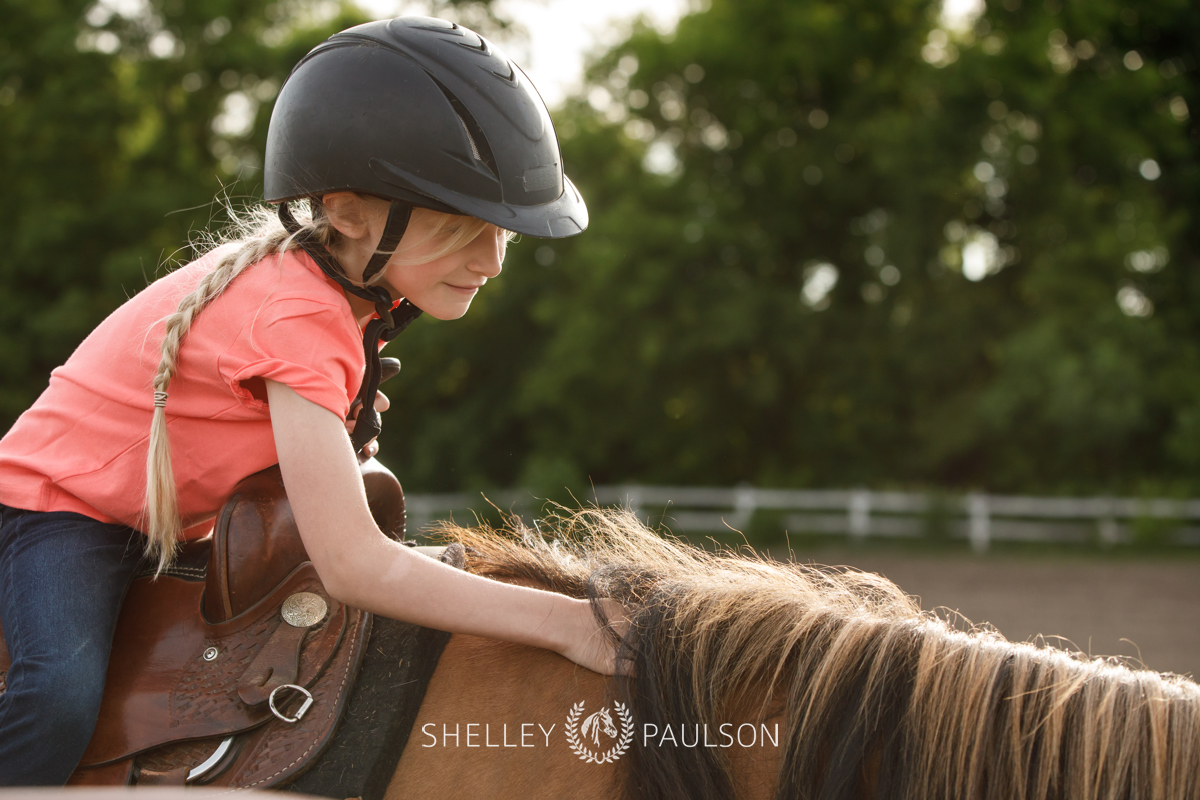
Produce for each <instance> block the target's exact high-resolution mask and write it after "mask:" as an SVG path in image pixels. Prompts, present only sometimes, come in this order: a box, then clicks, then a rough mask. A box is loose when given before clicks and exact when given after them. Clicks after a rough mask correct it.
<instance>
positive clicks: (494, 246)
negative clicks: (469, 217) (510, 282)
mask: <svg viewBox="0 0 1200 800" xmlns="http://www.w3.org/2000/svg"><path fill="white" fill-rule="evenodd" d="M493 230H495V236H488V235H487V233H483V234H481V235H480V236H478V237H477V238H476V239H475V241H474V242H472V246H473V247H474V248H475V252H474V253H472V254H471V261H470V268H471V270H472V271H473V272H475V273H477V274H479V275H482V276H483V277H485V278H494V277H496V276H497V275H499V274H500V270H501V269H502V268H503V264H502V262H503V260H504V245H505V240H504V231H502V230H500V229H499V228H494V229H493Z"/></svg>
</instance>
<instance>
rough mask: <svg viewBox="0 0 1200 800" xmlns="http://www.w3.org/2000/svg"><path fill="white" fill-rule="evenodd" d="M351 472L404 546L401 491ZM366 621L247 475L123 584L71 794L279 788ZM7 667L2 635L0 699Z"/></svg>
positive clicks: (369, 469)
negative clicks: (170, 555)
mask: <svg viewBox="0 0 1200 800" xmlns="http://www.w3.org/2000/svg"><path fill="white" fill-rule="evenodd" d="M362 471H363V480H364V484H365V486H366V489H367V496H368V501H369V503H370V506H371V512H372V514H373V515H374V517H375V519H376V522H377V523H378V524H379V525H380V528H381V529H383V530H384V532H385V533H388V534H389V535H390V536H392V537H393V538H396V539H403V536H404V495H403V492H402V491H401V489H400V484H399V482H398V481H397V480H396V478H395V476H393V475H392V473H391V472H389V471H388V470H387V469H386V468H384V467H383V466H382V465H380V464H379V463H378V462H376V461H374V460H373V459H372V460H369V461H367V462H365V463H364V464H363V465H362ZM459 566H461V564H459ZM371 624H372V619H371V615H370V614H368V613H366V612H363V611H361V610H359V609H354V608H350V607H347V606H345V605H344V604H342V603H340V602H338V601H337V600H335V599H334V598H332V597H330V596H329V594H328V593H327V592H326V591H325V588H324V586H323V585H322V584H321V581H320V580H319V578H318V577H317V574H316V571H315V569H314V568H313V565H312V563H311V561H310V560H309V558H308V555H307V553H305V551H304V546H303V544H302V543H301V541H300V537H299V534H298V532H297V530H296V525H295V522H294V520H293V518H292V515H291V509H290V506H289V504H288V501H287V497H286V494H285V493H284V490H283V482H282V479H281V477H280V474H279V469H278V467H273V468H270V469H267V470H264V471H263V472H260V473H257V474H255V475H252V476H250V477H249V478H246V479H245V480H243V481H242V482H241V483H240V484H238V486H237V487H236V489H235V491H234V493H233V494H232V495H231V496H230V498H229V500H228V501H227V502H226V504H225V506H224V507H223V508H222V510H221V513H220V514H219V516H218V517H217V521H216V525H215V527H214V531H213V534H212V536H210V537H208V538H205V539H202V540H199V541H197V542H192V543H189V544H187V545H186V546H185V547H184V549H183V552H182V553H181V555H180V557H179V558H178V560H177V562H176V564H175V565H174V566H173V567H172V568H171V570H170V571H169V572H167V573H165V574H163V575H162V576H160V577H159V578H158V579H157V580H153V579H152V575H151V574H149V572H148V573H147V574H146V575H143V576H139V578H138V579H136V580H135V581H134V583H133V585H132V586H131V588H130V590H129V593H128V595H127V596H126V601H125V605H124V606H123V609H122V612H121V616H120V619H119V620H118V623H117V629H116V634H115V637H114V642H113V650H112V656H111V658H110V662H109V669H108V677H107V683H106V686H105V694H104V699H103V702H102V705H101V712H100V720H99V723H98V725H97V728H96V732H95V734H94V735H93V737H92V740H91V743H90V744H89V746H88V749H87V752H86V753H85V754H84V757H83V760H82V761H81V762H80V766H79V768H78V769H77V770H76V772H75V774H74V775H73V776H72V777H71V780H70V784H71V785H134V784H137V785H178V786H182V785H185V784H204V785H208V786H224V787H231V788H267V787H271V786H278V785H281V784H284V783H287V782H289V781H291V780H292V779H294V778H295V777H296V776H297V775H299V774H300V773H301V772H303V771H304V770H305V769H306V768H308V767H309V766H310V765H311V764H312V763H313V762H314V761H315V759H316V758H317V757H318V756H319V755H320V754H321V753H322V752H323V750H324V749H325V747H326V746H327V745H328V744H329V742H330V741H331V739H332V736H333V733H334V730H335V728H336V726H337V724H338V721H339V718H340V717H341V715H342V713H343V711H344V710H345V708H346V704H347V701H348V700H349V698H350V694H351V690H352V689H353V685H354V680H355V677H356V675H357V672H358V668H359V665H360V663H361V661H362V658H363V651H364V648H365V644H366V642H367V638H368V635H369V632H370V629H371ZM7 667H8V654H7V652H6V651H5V649H4V643H3V639H2V638H0V692H2V691H3V689H4V684H3V676H4V673H5V672H6V671H7Z"/></svg>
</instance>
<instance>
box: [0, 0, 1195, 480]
mask: <svg viewBox="0 0 1200 800" xmlns="http://www.w3.org/2000/svg"><path fill="white" fill-rule="evenodd" d="M448 6H455V7H456V10H455V13H456V14H458V16H459V17H460V18H464V19H467V20H468V22H469V23H470V24H483V25H484V27H491V28H493V29H494V28H495V27H498V26H501V25H503V24H504V22H503V20H498V19H497V18H496V17H495V16H494V14H492V12H491V7H490V5H489V4H488V3H486V2H482V3H481V2H453V3H447V4H445V6H439V7H440V8H445V7H448ZM147 9H148V13H146V14H143V15H141V16H138V17H137V18H134V19H127V18H124V17H121V16H113V15H106V14H105V13H101V12H99V11H96V10H95V9H93V8H92V6H91V4H90V3H84V2H68V0H0V18H3V19H4V25H3V26H0V170H2V173H3V174H4V175H5V176H6V179H7V181H6V188H7V190H8V191H6V192H5V193H4V194H3V195H2V196H0V237H3V241H4V242H5V244H6V247H5V250H4V254H3V256H0V285H2V286H3V292H0V377H2V381H0V418H3V419H4V420H6V421H11V420H12V419H14V418H15V416H16V415H17V414H19V413H20V411H21V410H23V409H24V408H25V407H27V406H28V404H29V403H30V402H31V401H32V399H33V398H34V397H35V396H36V394H37V393H38V392H39V391H40V390H41V388H42V387H43V386H44V385H45V382H46V379H47V375H48V372H49V370H50V369H51V368H53V367H54V366H55V365H57V364H59V363H61V362H62V361H63V360H64V359H65V357H66V356H67V355H68V354H69V352H70V351H71V349H72V348H73V347H74V346H75V344H76V343H77V342H78V341H79V340H80V339H81V338H82V337H83V336H84V335H86V333H87V332H88V331H89V330H90V329H91V328H92V327H93V326H94V325H95V324H96V323H97V322H98V321H99V320H100V319H102V318H103V316H104V315H105V314H107V313H108V312H109V311H111V310H112V309H113V308H114V307H115V306H116V305H117V304H119V303H120V302H121V301H122V300H123V299H124V298H125V297H127V296H128V295H130V294H132V293H133V292H136V291H137V290H138V289H140V288H141V287H142V286H144V285H145V283H146V282H147V280H150V279H152V278H153V277H154V275H155V273H156V270H157V269H158V268H159V266H160V264H161V263H162V262H163V261H164V260H166V259H169V258H170V257H172V256H173V255H175V254H176V253H179V252H180V248H181V247H182V246H183V245H184V244H185V242H186V240H187V238H188V235H189V232H192V231H195V230H197V229H199V228H201V227H206V226H209V225H210V224H211V223H212V222H214V221H218V222H219V219H220V208H219V204H214V203H213V197H214V195H217V194H219V193H221V192H227V193H228V194H229V195H230V196H232V197H233V198H234V199H235V200H240V199H243V198H245V199H253V198H256V197H257V196H258V195H259V187H258V178H257V167H258V164H259V163H260V161H261V155H260V153H261V150H262V146H263V143H264V140H265V133H266V122H267V119H268V116H269V113H270V102H271V99H272V97H273V94H274V92H275V91H277V88H278V86H279V84H280V82H281V81H282V79H283V78H284V76H286V74H287V70H288V69H289V68H290V67H291V65H292V64H293V63H295V61H296V60H297V59H298V58H299V57H300V56H301V55H302V54H303V53H304V52H305V51H306V50H307V49H308V48H309V47H311V46H312V45H313V44H314V43H316V42H317V41H319V40H320V39H322V38H324V37H325V36H327V35H328V34H329V33H330V32H331V31H333V30H336V29H338V28H342V27H345V26H347V25H350V24H353V23H354V22H357V21H360V19H361V17H360V16H359V13H360V12H357V11H356V10H355V9H354V8H353V7H352V6H350V5H346V6H336V5H335V6H328V5H326V4H319V3H303V2H296V0H285V2H267V0H250V2H244V3H236V4H235V3H231V2H228V0H196V1H195V2H191V1H189V2H187V3H183V2H180V0H151V2H149V4H148V5H147ZM330 9H332V10H333V11H334V12H336V15H335V16H333V17H332V18H331V17H330V16H329V11H330ZM318 12H321V13H320V14H319V13H318ZM1198 39H1200V11H1198V10H1197V9H1196V7H1195V6H1194V4H1192V3H1190V2H1188V0H1158V2H1156V3H1154V4H1153V5H1150V4H1142V5H1139V6H1137V7H1136V8H1134V7H1126V6H1124V5H1123V4H1121V3H1118V2H1114V1H1113V0H1088V2H1082V0H1072V2H1064V3H1059V2H1057V0H1050V1H1048V2H1045V3H1042V2H1033V1H1032V0H1025V2H1024V4H1022V2H1021V0H995V2H992V3H990V4H989V6H988V10H987V12H986V14H985V15H984V16H983V17H982V18H981V19H979V20H977V21H974V22H973V23H972V24H971V25H970V26H969V27H968V28H967V29H964V30H957V29H953V30H952V29H947V28H946V27H944V24H943V21H942V20H941V19H940V18H939V16H938V6H937V4H934V3H930V2H926V1H924V0H887V2H884V1H883V0H844V1H842V2H836V3H835V2H829V1H826V0H803V2H784V1H783V0H712V2H711V5H710V7H709V8H708V9H707V10H705V11H703V12H700V13H696V14H693V15H691V16H689V17H686V18H685V19H684V20H683V21H682V22H681V24H680V25H679V28H678V30H677V31H676V32H675V33H674V34H673V35H671V36H666V37H664V36H662V35H660V34H658V33H656V32H655V31H654V30H652V29H650V28H649V27H647V26H645V25H642V24H635V25H634V26H633V27H632V29H631V31H630V34H629V37H628V39H627V41H625V42H623V43H622V44H620V45H619V46H617V47H616V48H614V49H613V50H612V51H611V52H610V53H607V54H605V55H604V56H602V57H601V58H599V59H598V60H597V61H596V62H595V64H594V65H593V67H592V69H591V72H590V76H589V85H588V87H587V89H586V90H585V95H586V97H587V98H588V100H589V101H590V102H589V101H585V100H584V99H582V98H579V99H576V100H574V101H571V102H569V103H568V104H567V106H566V107H565V108H563V109H561V110H560V111H559V112H558V113H557V115H556V122H557V124H558V127H559V132H560V138H561V139H562V143H563V148H564V159H565V163H566V167H567V171H568V173H569V174H570V175H571V176H572V177H573V178H574V179H575V181H576V183H577V184H578V185H579V186H580V188H581V190H582V191H583V192H584V195H585V197H586V198H587V200H588V205H589V209H590V211H591V214H592V223H591V227H590V228H589V230H588V231H587V233H585V234H584V235H582V236H579V237H576V238H573V239H569V240H562V241H554V242H543V241H538V240H532V239H530V240H526V241H524V242H521V243H518V244H516V245H514V246H513V248H512V250H511V252H510V256H509V259H508V263H507V266H506V272H505V275H504V276H503V277H502V279H501V280H499V281H497V282H494V283H493V284H492V285H489V286H488V288H487V290H485V291H484V292H483V293H482V294H481V296H480V297H479V298H477V300H476V302H475V305H474V307H473V308H472V310H471V312H470V314H468V315H467V316H466V317H465V318H464V319H463V320H461V321H457V322H454V323H440V322H437V321H434V320H428V319H422V320H420V321H418V322H417V323H416V324H415V325H414V326H413V327H412V329H411V330H410V331H409V332H407V333H406V334H405V335H404V336H403V337H401V338H400V339H399V340H397V341H396V342H395V343H393V344H392V345H391V346H390V348H389V350H390V351H391V353H392V354H394V355H397V356H399V357H400V358H401V359H402V360H403V361H404V370H403V372H402V374H401V377H400V378H398V379H397V381H396V382H395V383H394V384H392V385H391V386H390V387H389V390H388V391H389V394H390V395H391V396H392V400H393V411H392V412H390V413H389V414H388V415H387V416H388V422H387V426H386V428H387V430H386V432H385V434H384V441H383V443H382V444H383V452H384V456H385V458H386V460H387V461H388V462H389V463H390V464H391V465H392V466H393V467H394V468H395V469H396V471H397V472H398V473H399V474H400V475H401V477H402V479H403V480H404V482H405V484H406V486H407V487H408V488H409V489H410V490H424V491H431V490H450V489H490V488H496V487H507V486H514V485H524V486H530V487H533V488H534V489H535V490H536V491H538V492H539V493H542V494H543V495H544V496H548V497H554V498H557V499H568V497H567V495H566V493H565V492H566V489H570V490H571V491H574V492H575V493H576V495H577V496H578V497H579V498H580V499H586V498H587V496H588V494H587V490H588V485H589V481H591V482H595V483H613V482H620V481H645V482H662V483H688V484H724V485H731V484H735V483H738V482H743V481H745V482H750V483H755V484H758V485H781V486H783V485H786V486H814V485H826V486H835V485H839V486H848V485H870V486H876V487H882V486H885V485H911V486H937V487H944V488H946V489H951V490H958V489H965V488H984V489H988V490H993V491H1027V492H1035V493H1049V492H1105V491H1113V492H1160V491H1168V492H1170V493H1172V494H1194V493H1196V492H1197V491H1198V490H1200V486H1198V485H1197V480H1196V478H1195V477H1194V476H1195V475H1196V474H1197V473H1196V467H1197V466H1200V377H1198V376H1200V370H1198V369H1197V368H1198V367H1200V349H1198V347H1197V343H1198V342H1200V338H1198V336H1197V334H1198V333H1200V271H1198V270H1197V269H1196V265H1197V258H1198V255H1200V238H1198V237H1200V233H1197V231H1198V230H1200V228H1198V226H1197V225H1196V220H1195V219H1194V217H1195V213H1196V210H1197V209H1198V208H1200V165H1198V161H1197V158H1196V155H1197V148H1198V147H1200V134H1197V132H1196V131H1197V125H1196V123H1197V119H1200V116H1198V115H1200V91H1198V90H1197V87H1198V86H1200V80H1198V79H1197V75H1198V74H1200V73H1198V72H1197V69H1198V68H1200V65H1198V64H1197V62H1196V56H1195V48H1194V42H1195V41H1197V40H1198ZM606 98H608V99H609V100H611V102H606ZM239 108H240V110H241V111H242V112H243V113H242V117H241V118H242V119H248V120H250V122H251V124H250V125H249V126H248V127H247V126H238V125H236V124H235V123H236V122H237V120H238V119H239V115H238V114H237V113H229V112H237V111H239ZM247 113H248V114H249V116H248V117H246V116H245V115H246V114H247ZM235 181H240V182H235ZM223 187H226V188H223ZM180 255H186V254H185V253H180ZM834 276H836V282H834V281H833V280H832V279H833V278H834ZM564 487H565V488H564Z"/></svg>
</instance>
